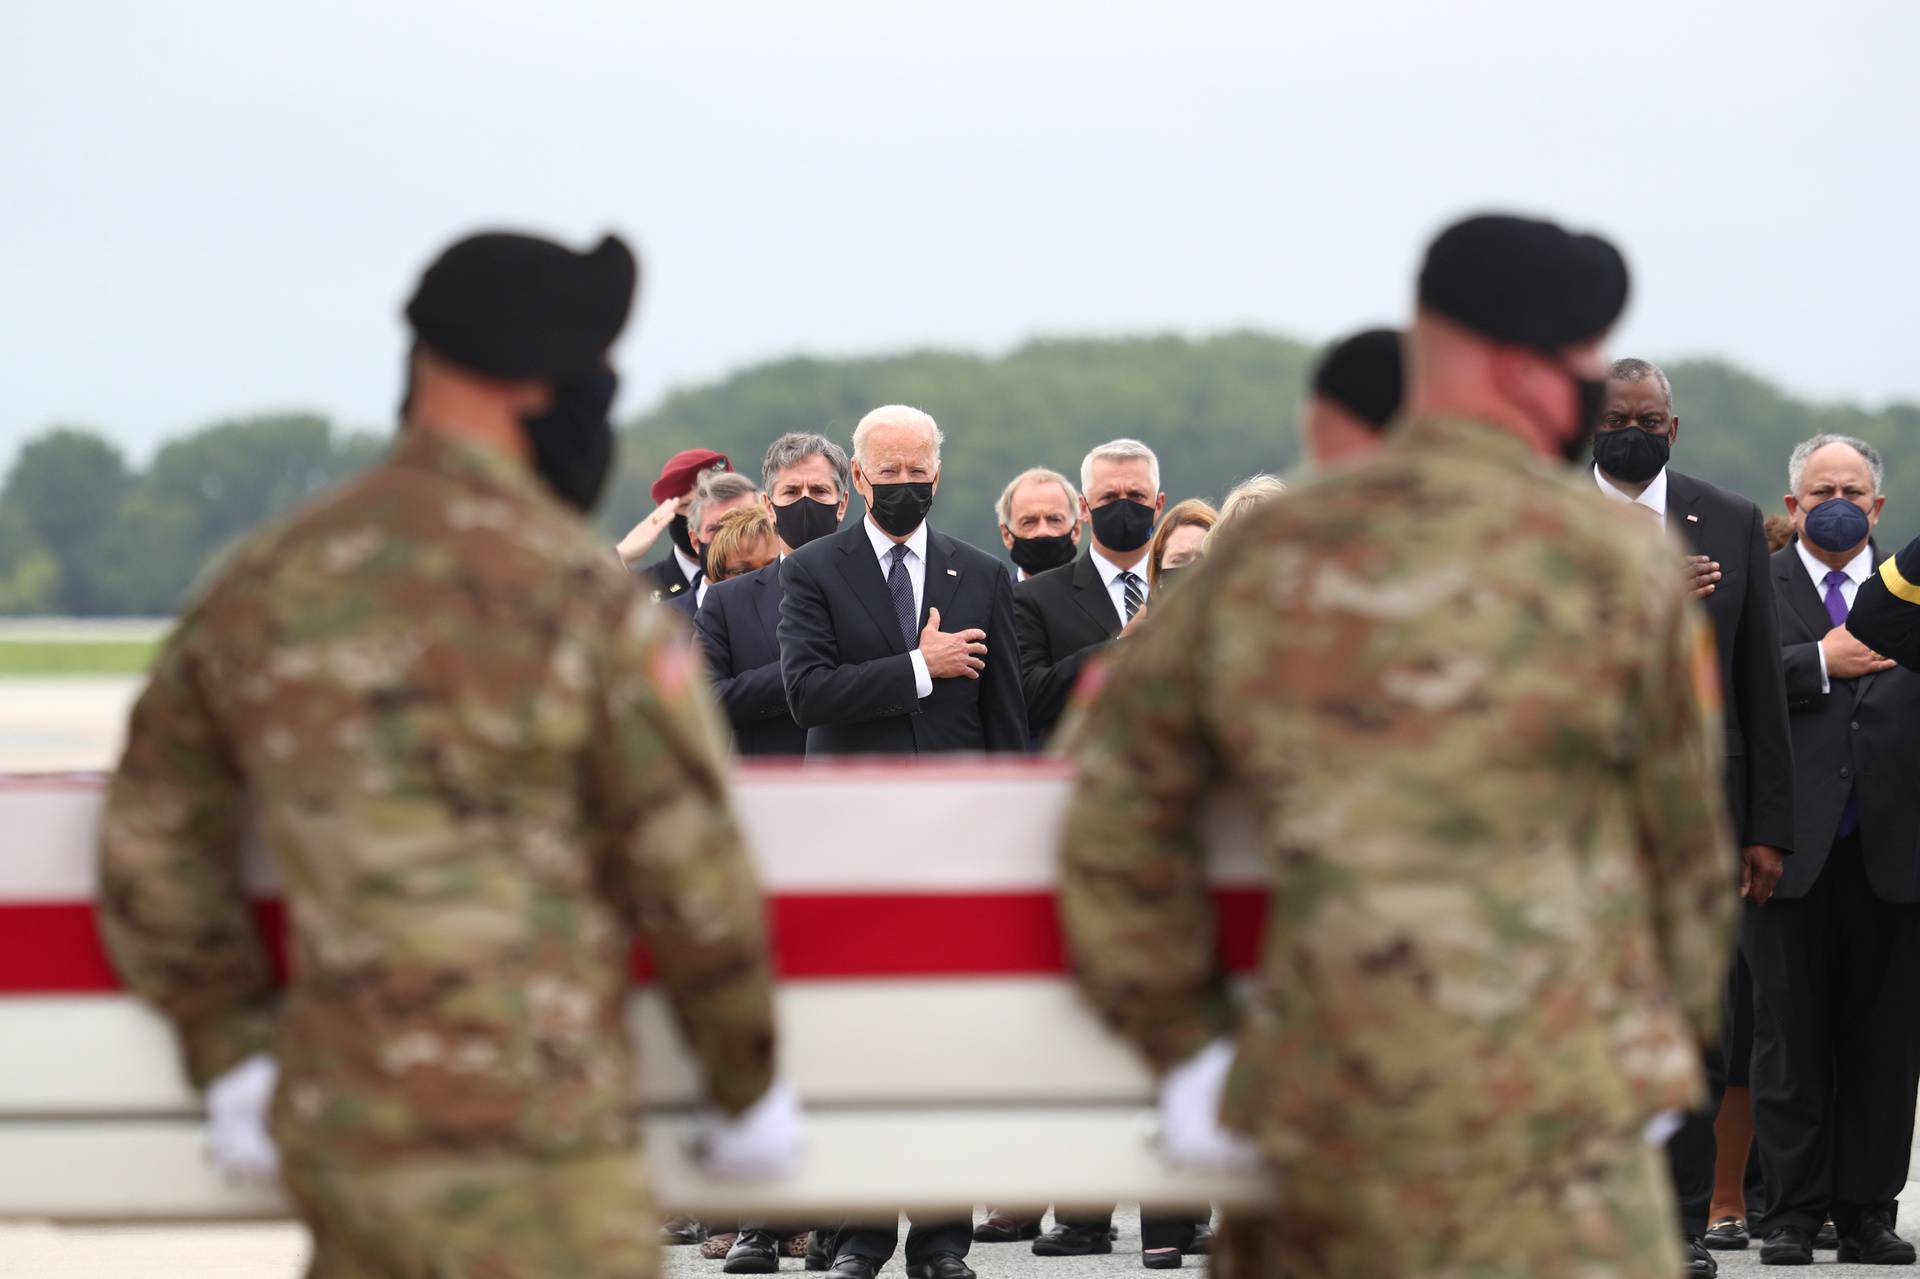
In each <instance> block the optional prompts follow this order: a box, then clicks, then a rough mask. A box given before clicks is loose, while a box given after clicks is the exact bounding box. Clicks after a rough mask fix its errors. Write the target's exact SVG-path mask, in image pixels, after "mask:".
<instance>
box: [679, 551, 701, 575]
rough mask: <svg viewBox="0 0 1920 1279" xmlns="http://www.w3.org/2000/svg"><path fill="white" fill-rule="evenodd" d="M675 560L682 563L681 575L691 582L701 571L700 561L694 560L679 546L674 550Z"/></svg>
mask: <svg viewBox="0 0 1920 1279" xmlns="http://www.w3.org/2000/svg"><path fill="white" fill-rule="evenodd" d="M673 558H674V559H676V560H678V561H679V562H680V575H681V576H682V577H684V578H686V579H687V580H688V581H689V582H691V581H692V580H693V575H694V574H695V573H698V572H699V571H700V561H699V560H696V559H693V558H692V557H690V556H689V555H688V554H687V553H686V552H685V551H683V550H681V549H680V548H679V547H677V546H676V547H674V548H673Z"/></svg>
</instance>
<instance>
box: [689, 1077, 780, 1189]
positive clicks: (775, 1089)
mask: <svg viewBox="0 0 1920 1279" xmlns="http://www.w3.org/2000/svg"><path fill="white" fill-rule="evenodd" d="M801 1144H802V1142H801V1132H800V1096H799V1094H798V1093H796V1092H794V1091H793V1087H792V1086H791V1085H790V1084H788V1083H786V1082H785V1081H784V1080H780V1079H776V1080H774V1081H773V1084H772V1085H771V1086H770V1087H769V1088H768V1089H767V1091H766V1092H764V1093H762V1094H761V1096H760V1100H758V1101H756V1102H754V1103H753V1104H752V1105H751V1106H748V1107H747V1108H746V1109H745V1110H743V1111H741V1112H740V1113H739V1114H738V1115H734V1116H731V1117H729V1116H725V1115H719V1116H714V1117H712V1118H709V1119H708V1120H707V1122H706V1125H705V1128H704V1131H702V1132H701V1134H700V1136H699V1137H697V1138H696V1139H695V1140H694V1146H693V1157H694V1159H695V1160H696V1161H697V1162H698V1163H699V1164H700V1167H701V1169H702V1170H703V1171H705V1172H706V1173H707V1174H708V1175H709V1176H713V1177H719V1178H721V1179H722V1180H725V1181H765V1180H770V1179H772V1178H776V1177H786V1176H790V1175H791V1174H792V1173H793V1172H794V1171H795V1170H796V1169H798V1168H799V1166H800V1147H801Z"/></svg>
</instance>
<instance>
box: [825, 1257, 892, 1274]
mask: <svg viewBox="0 0 1920 1279" xmlns="http://www.w3.org/2000/svg"><path fill="white" fill-rule="evenodd" d="M879 1273H880V1267H878V1266H876V1265H874V1264H873V1263H872V1262H871V1261H868V1260H867V1259H866V1258H865V1257H862V1256H858V1255H856V1254H854V1253H851V1252H843V1253H841V1254H840V1255H839V1256H837V1257H835V1258H834V1259H833V1269H831V1270H829V1271H827V1279H873V1277H874V1276H875V1275H877V1274H879Z"/></svg>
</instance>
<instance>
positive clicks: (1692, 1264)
mask: <svg viewBox="0 0 1920 1279" xmlns="http://www.w3.org/2000/svg"><path fill="white" fill-rule="evenodd" d="M1680 1251H1681V1253H1682V1257H1681V1260H1682V1261H1684V1262H1685V1263H1686V1264H1685V1265H1684V1266H1682V1267H1681V1269H1680V1273H1681V1274H1683V1275H1686V1276H1687V1279H1695V1276H1698V1279H1713V1277H1714V1276H1715V1275H1717V1274H1719V1273H1720V1263H1719V1262H1717V1261H1715V1260H1714V1259H1713V1254H1712V1253H1710V1252H1708V1251H1707V1246H1706V1245H1705V1244H1704V1243H1701V1242H1700V1236H1699V1235H1687V1236H1685V1237H1684V1238H1683V1239H1682V1240H1681V1241H1680Z"/></svg>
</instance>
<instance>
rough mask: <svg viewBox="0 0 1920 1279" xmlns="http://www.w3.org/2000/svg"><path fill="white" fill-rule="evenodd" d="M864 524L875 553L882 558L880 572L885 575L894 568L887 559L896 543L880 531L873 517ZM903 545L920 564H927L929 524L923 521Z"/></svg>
mask: <svg viewBox="0 0 1920 1279" xmlns="http://www.w3.org/2000/svg"><path fill="white" fill-rule="evenodd" d="M862 523H863V524H864V526H865V528H866V530H867V541H869V542H871V543H873V553H874V554H875V555H877V556H878V557H879V558H880V571H881V572H882V573H884V572H886V571H887V570H888V569H890V568H892V567H893V564H892V562H891V561H890V560H889V559H888V558H887V557H888V556H890V555H892V554H893V547H894V541H893V539H892V538H890V537H888V536H887V535H886V534H885V533H883V532H881V531H880V526H879V525H878V524H875V523H874V522H873V517H872V516H871V515H869V516H867V518H866V519H865V520H864V521H862ZM901 545H903V546H905V547H906V548H907V549H908V550H910V551H912V552H913V553H914V554H915V555H917V556H919V557H920V562H921V563H922V564H924V563H926V562H927V522H926V521H925V520H921V521H920V527H919V528H917V529H915V530H913V536H912V537H910V538H908V539H907V540H906V541H905V542H903V543H901Z"/></svg>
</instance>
